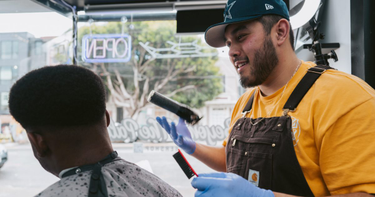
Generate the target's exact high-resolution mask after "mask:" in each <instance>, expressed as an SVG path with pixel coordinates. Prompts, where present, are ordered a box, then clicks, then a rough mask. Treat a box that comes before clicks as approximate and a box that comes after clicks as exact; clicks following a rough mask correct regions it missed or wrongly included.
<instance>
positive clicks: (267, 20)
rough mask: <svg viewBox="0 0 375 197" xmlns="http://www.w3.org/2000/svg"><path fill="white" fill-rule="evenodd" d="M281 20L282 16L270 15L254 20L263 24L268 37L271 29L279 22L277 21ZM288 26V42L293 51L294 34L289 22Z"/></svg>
mask: <svg viewBox="0 0 375 197" xmlns="http://www.w3.org/2000/svg"><path fill="white" fill-rule="evenodd" d="M282 18H283V17H282V16H279V15H273V14H271V15H264V16H262V17H260V18H257V19H256V20H257V21H259V22H260V23H262V24H263V28H264V31H265V32H266V33H267V35H269V34H270V33H271V29H272V27H273V26H274V25H275V24H276V23H277V22H279V20H280V19H282ZM289 26H290V29H289V37H290V39H289V41H290V45H291V46H292V49H293V50H294V34H293V29H292V25H291V24H290V22H289Z"/></svg>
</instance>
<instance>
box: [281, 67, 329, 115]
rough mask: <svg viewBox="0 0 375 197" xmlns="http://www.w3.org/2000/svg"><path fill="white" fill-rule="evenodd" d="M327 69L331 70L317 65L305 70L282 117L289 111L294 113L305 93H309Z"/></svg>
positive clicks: (286, 104) (284, 108)
mask: <svg viewBox="0 0 375 197" xmlns="http://www.w3.org/2000/svg"><path fill="white" fill-rule="evenodd" d="M328 69H333V68H332V67H329V66H326V65H318V66H315V67H311V68H309V69H308V70H307V73H306V74H305V76H303V78H302V79H301V81H300V82H299V83H298V85H297V87H296V88H295V89H294V90H293V92H292V94H291V95H290V97H289V99H288V101H287V102H286V103H285V105H284V107H283V111H284V115H286V114H287V113H288V112H289V111H294V110H295V109H296V108H297V106H298V104H299V103H300V102H301V100H302V98H303V97H304V96H305V94H306V93H307V91H309V89H310V88H311V86H312V85H313V84H314V83H315V81H316V80H317V79H318V78H319V77H320V75H322V74H323V73H324V72H325V71H326V70H328Z"/></svg>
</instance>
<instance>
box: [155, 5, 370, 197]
mask: <svg viewBox="0 0 375 197" xmlns="http://www.w3.org/2000/svg"><path fill="white" fill-rule="evenodd" d="M205 38H206V41H207V43H208V44H209V45H211V46H213V47H222V46H225V45H226V46H228V47H229V56H230V59H231V61H232V63H233V65H234V67H235V69H236V70H237V72H238V74H239V75H240V81H241V84H242V85H243V86H244V87H246V88H248V87H254V88H251V89H249V90H248V91H247V92H246V93H244V94H243V95H242V96H241V98H240V99H239V100H238V102H237V104H236V106H235V108H234V110H233V114H232V119H231V127H230V129H229V131H230V134H229V136H228V138H227V140H225V142H224V147H219V148H217V147H209V146H206V145H202V144H198V143H195V142H194V141H193V140H192V139H191V136H190V133H189V131H188V129H187V128H186V125H185V124H184V121H183V120H180V122H179V124H178V125H177V126H175V124H174V123H171V125H169V123H168V122H167V121H166V119H165V118H162V119H161V118H157V120H158V121H159V123H160V124H161V125H162V126H163V127H164V129H165V130H167V132H168V133H170V135H171V137H172V139H173V140H174V142H175V143H176V144H177V145H178V146H180V147H181V148H182V149H183V150H185V151H186V152H187V153H189V154H191V155H193V156H194V157H196V158H198V159H200V160H201V161H203V162H204V163H206V164H207V165H208V166H210V167H212V168H213V169H216V170H218V171H224V172H227V173H211V174H201V175H199V177H196V178H194V179H193V181H192V186H193V187H195V188H197V189H198V190H197V192H196V196H202V197H204V196H251V197H252V196H254V197H255V196H270V197H272V196H289V195H290V196H293V195H295V196H330V195H343V196H371V195H370V194H371V193H372V194H374V193H375V176H373V175H372V174H371V173H370V174H369V172H374V171H375V165H374V164H375V157H374V155H375V143H373V142H374V141H375V124H374V122H375V116H374V115H373V114H374V113H375V91H374V89H372V88H371V87H370V86H369V85H368V84H366V83H365V82H364V81H362V80H361V79H359V78H357V77H355V76H352V75H349V74H346V73H343V72H340V71H337V70H334V69H331V68H330V67H327V66H322V65H319V66H316V65H315V64H314V63H313V62H304V61H301V60H299V59H298V58H297V57H296V55H295V52H294V49H293V33H292V32H291V26H290V23H289V13H288V9H287V7H286V5H285V3H284V2H283V1H282V0H229V1H228V3H227V6H226V9H225V12H224V22H222V23H219V24H216V25H213V26H211V27H209V28H208V29H207V30H206V34H205ZM315 80H316V81H315ZM292 93H293V94H292ZM176 131H177V132H176Z"/></svg>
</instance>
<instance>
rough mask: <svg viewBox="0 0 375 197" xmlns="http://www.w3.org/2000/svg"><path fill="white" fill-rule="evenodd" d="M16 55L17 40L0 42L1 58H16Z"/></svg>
mask: <svg viewBox="0 0 375 197" xmlns="http://www.w3.org/2000/svg"><path fill="white" fill-rule="evenodd" d="M17 57H18V41H2V42H1V59H16V58H17Z"/></svg>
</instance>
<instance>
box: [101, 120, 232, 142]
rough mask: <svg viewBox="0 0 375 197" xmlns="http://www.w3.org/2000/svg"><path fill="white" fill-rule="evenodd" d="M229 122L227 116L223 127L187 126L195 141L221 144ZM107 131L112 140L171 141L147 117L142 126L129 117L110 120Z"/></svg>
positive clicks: (155, 122) (162, 130) (161, 129)
mask: <svg viewBox="0 0 375 197" xmlns="http://www.w3.org/2000/svg"><path fill="white" fill-rule="evenodd" d="M170 121H171V120H169V122H170ZM175 122H176V121H175ZM229 123H230V118H227V119H226V120H225V121H224V127H222V126H220V125H213V126H210V127H209V126H206V125H194V126H190V125H187V126H188V128H189V130H190V132H191V136H192V138H193V139H194V140H195V141H199V142H203V143H205V144H207V145H217V144H221V143H222V142H223V140H224V139H225V138H226V137H227V136H228V129H229ZM108 132H109V136H110V138H111V140H112V141H122V142H125V143H132V142H135V141H136V140H137V139H140V140H142V141H148V142H153V143H162V142H167V141H172V139H170V137H169V135H168V134H167V132H165V131H164V129H163V128H162V127H161V126H160V125H159V123H158V122H157V121H156V120H155V119H154V118H149V119H147V120H146V124H144V125H142V126H140V125H139V124H138V123H137V122H136V121H134V120H133V119H131V118H125V119H124V120H123V121H122V122H121V123H115V122H114V121H111V123H110V125H109V127H108Z"/></svg>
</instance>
